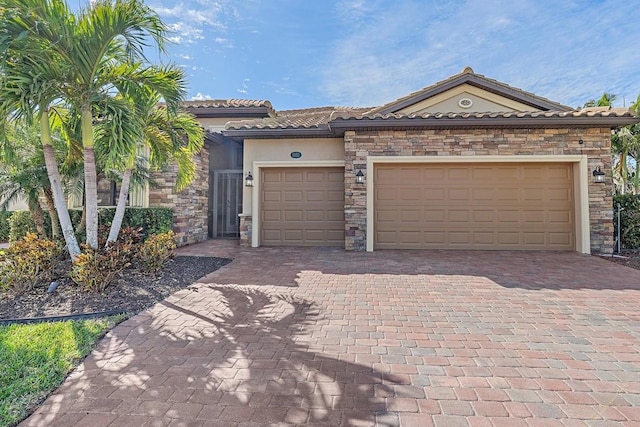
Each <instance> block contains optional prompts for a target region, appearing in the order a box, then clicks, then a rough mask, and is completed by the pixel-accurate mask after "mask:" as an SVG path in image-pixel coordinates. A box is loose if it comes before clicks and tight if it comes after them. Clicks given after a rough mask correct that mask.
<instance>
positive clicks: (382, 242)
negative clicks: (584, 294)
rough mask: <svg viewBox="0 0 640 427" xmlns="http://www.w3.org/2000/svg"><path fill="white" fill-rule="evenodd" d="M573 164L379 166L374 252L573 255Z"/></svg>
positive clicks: (375, 207) (375, 183)
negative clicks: (566, 252) (559, 252)
mask: <svg viewBox="0 0 640 427" xmlns="http://www.w3.org/2000/svg"><path fill="white" fill-rule="evenodd" d="M572 171H573V169H572V165H571V164H569V163H544V164H541V163H519V164H514V163H497V164H496V163H487V164H479V163H474V164H469V163H467V164H402V165H398V164H396V165H391V164H388V165H386V164H385V165H378V166H376V167H375V181H374V186H375V196H374V212H375V213H374V221H375V225H374V226H375V229H374V248H376V249H431V248H433V249H509V250H511V249H523V250H575V226H574V206H575V203H574V194H573V173H572Z"/></svg>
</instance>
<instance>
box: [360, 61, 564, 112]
mask: <svg viewBox="0 0 640 427" xmlns="http://www.w3.org/2000/svg"><path fill="white" fill-rule="evenodd" d="M464 83H469V84H471V85H475V86H479V87H481V88H483V89H485V90H488V91H490V92H496V93H498V94H500V95H502V96H506V97H509V98H513V99H515V100H517V101H520V102H523V103H528V104H533V105H538V106H540V107H544V108H542V109H545V110H558V111H568V110H572V107H569V106H566V105H562V104H560V103H557V102H554V101H551V100H550V99H547V98H544V97H542V96H538V95H536V94H534V93H531V92H527V91H525V90H522V89H519V88H516V87H513V86H509V85H508V84H506V83H502V82H500V81H498V80H494V79H490V78H488V77H486V76H484V75H482V74H476V73H475V72H474V71H473V69H472V68H471V67H466V68H465V69H464V70H462V72H461V73H459V74H455V75H453V76H451V77H449V78H447V79H445V80H441V81H439V82H437V83H434V84H432V85H430V86H427V87H424V88H422V89H420V90H417V91H415V92H412V93H410V94H408V95H406V96H403V97H402V98H398V99H396V100H395V101H391V102H389V103H387V104H385V105H382V106H380V107H375V108H373V109H372V110H370V112H371V113H377V112H383V113H389V112H394V111H397V110H399V109H402V108H404V107H406V106H407V105H410V104H413V103H416V102H418V101H419V100H421V99H427V98H429V97H432V96H434V95H436V94H438V93H440V92H445V91H447V90H449V89H451V88H452V87H455V86H458V85H460V84H464Z"/></svg>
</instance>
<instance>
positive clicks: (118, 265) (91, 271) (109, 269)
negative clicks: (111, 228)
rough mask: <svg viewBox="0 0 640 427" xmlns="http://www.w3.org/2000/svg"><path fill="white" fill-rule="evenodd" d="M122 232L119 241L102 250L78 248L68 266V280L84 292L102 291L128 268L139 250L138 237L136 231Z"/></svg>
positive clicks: (101, 248) (139, 235) (84, 246)
mask: <svg viewBox="0 0 640 427" xmlns="http://www.w3.org/2000/svg"><path fill="white" fill-rule="evenodd" d="M122 231H123V232H122V233H121V236H120V237H121V238H120V239H119V240H118V241H116V242H110V243H109V244H107V246H106V247H105V246H102V245H100V246H99V247H98V249H94V248H92V247H91V246H88V245H82V252H81V253H80V255H78V257H77V258H76V260H75V261H74V263H73V266H72V267H71V273H70V274H69V276H70V277H71V279H72V280H73V281H74V282H76V283H77V284H79V285H80V286H82V287H83V288H84V289H86V290H87V291H90V292H99V293H102V292H104V291H105V290H106V289H107V287H108V286H109V284H111V282H112V281H113V279H114V277H115V275H116V274H118V273H119V272H120V271H122V270H124V269H125V268H127V267H129V266H130V265H131V261H132V260H133V259H134V258H135V257H136V255H137V252H138V250H139V248H140V243H139V242H140V240H141V239H142V235H141V233H140V230H139V229H132V228H126V229H123V230H122Z"/></svg>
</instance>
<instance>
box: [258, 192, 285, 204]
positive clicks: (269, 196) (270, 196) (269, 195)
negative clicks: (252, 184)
mask: <svg viewBox="0 0 640 427" xmlns="http://www.w3.org/2000/svg"><path fill="white" fill-rule="evenodd" d="M281 198H282V193H280V192H279V191H277V192H276V191H265V192H264V193H263V200H264V201H266V202H280V200H281Z"/></svg>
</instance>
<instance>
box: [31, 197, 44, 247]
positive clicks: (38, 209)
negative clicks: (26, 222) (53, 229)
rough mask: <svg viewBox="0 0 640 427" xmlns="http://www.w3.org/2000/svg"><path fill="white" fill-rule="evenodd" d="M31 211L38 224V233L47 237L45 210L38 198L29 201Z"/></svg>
mask: <svg viewBox="0 0 640 427" xmlns="http://www.w3.org/2000/svg"><path fill="white" fill-rule="evenodd" d="M28 206H29V213H31V216H32V217H33V223H34V224H35V225H36V233H37V234H38V237H39V238H41V239H46V238H47V237H48V236H47V229H46V228H45V226H44V211H43V210H42V206H40V203H38V201H37V200H32V201H29V204H28Z"/></svg>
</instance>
